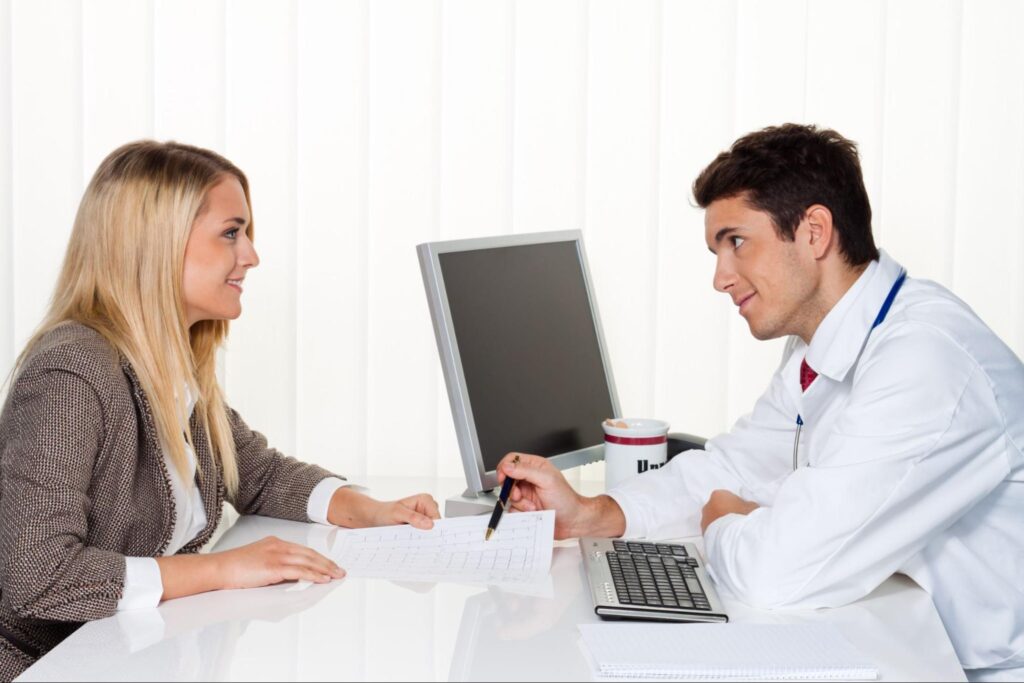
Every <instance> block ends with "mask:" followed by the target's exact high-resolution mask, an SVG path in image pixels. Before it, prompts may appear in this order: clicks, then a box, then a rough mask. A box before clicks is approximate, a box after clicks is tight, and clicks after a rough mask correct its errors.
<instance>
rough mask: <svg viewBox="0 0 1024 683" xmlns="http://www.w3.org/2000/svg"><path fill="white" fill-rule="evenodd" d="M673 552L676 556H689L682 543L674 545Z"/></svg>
mask: <svg viewBox="0 0 1024 683" xmlns="http://www.w3.org/2000/svg"><path fill="white" fill-rule="evenodd" d="M672 554H673V555H675V556H676V557H687V554H686V548H684V547H683V546H681V545H674V546H672Z"/></svg>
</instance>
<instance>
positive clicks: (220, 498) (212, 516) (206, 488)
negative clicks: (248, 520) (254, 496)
mask: <svg viewBox="0 0 1024 683" xmlns="http://www.w3.org/2000/svg"><path fill="white" fill-rule="evenodd" d="M189 428H190V429H191V431H192V445H193V446H194V447H195V453H196V463H197V464H198V465H199V467H198V468H197V475H196V478H197V480H198V481H197V484H198V486H199V494H200V496H201V497H202V499H203V510H204V511H205V512H206V526H205V527H204V528H203V530H202V531H201V532H199V535H198V536H196V537H195V538H194V539H193V540H191V541H189V542H188V543H187V544H186V545H185V547H184V548H182V549H181V552H196V551H198V550H199V549H200V548H201V547H203V545H205V543H206V542H207V541H208V540H210V537H211V536H213V532H214V531H215V530H216V529H217V525H218V524H219V523H220V517H221V512H222V508H223V506H224V481H223V479H222V477H221V476H220V468H219V467H218V466H217V462H216V461H215V460H214V458H213V453H211V452H210V443H209V440H208V438H207V435H206V430H205V429H204V428H203V425H202V422H201V421H200V420H199V418H198V417H197V416H196V413H195V411H193V412H192V417H191V418H190V420H189Z"/></svg>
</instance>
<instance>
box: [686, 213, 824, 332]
mask: <svg viewBox="0 0 1024 683" xmlns="http://www.w3.org/2000/svg"><path fill="white" fill-rule="evenodd" d="M807 230H808V228H807V222H806V220H805V221H802V222H801V223H800V225H799V226H798V228H797V231H796V240H795V241H793V242H788V241H785V240H783V239H782V238H781V237H780V236H779V234H778V233H777V232H776V230H775V225H774V223H772V219H771V217H770V216H769V215H768V214H767V213H764V212H762V211H758V210H756V209H753V208H751V207H750V205H749V204H747V202H746V200H745V199H744V198H743V197H730V198H727V199H719V200H716V201H714V202H712V203H711V204H710V205H709V206H708V208H707V212H706V213H705V215H704V238H705V240H706V241H707V244H708V248H709V249H710V250H711V253H713V254H715V256H716V257H717V259H718V264H717V266H716V268H715V280H714V285H715V289H717V290H718V291H719V292H724V293H726V294H728V295H729V296H730V297H731V298H732V300H733V303H735V304H736V305H737V306H739V313H740V315H742V316H743V317H744V318H745V319H746V321H747V325H749V327H750V333H751V334H753V335H754V336H755V337H756V338H758V339H775V338H776V337H781V336H786V335H791V334H796V335H799V336H801V337H803V338H804V339H805V341H806V340H809V338H810V336H811V335H813V333H814V330H813V328H812V327H814V326H816V325H817V322H818V321H819V320H820V317H816V315H815V314H816V307H815V306H814V299H815V294H816V292H817V289H818V277H817V270H816V268H815V267H814V258H813V255H812V254H811V253H810V251H809V249H808V248H807V246H806V244H805V243H806V232H807ZM809 327H810V328H812V329H809Z"/></svg>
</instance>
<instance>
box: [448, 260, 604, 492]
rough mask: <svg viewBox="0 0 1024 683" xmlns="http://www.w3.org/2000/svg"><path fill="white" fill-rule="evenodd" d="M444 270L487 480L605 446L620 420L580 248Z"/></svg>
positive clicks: (452, 263)
mask: <svg viewBox="0 0 1024 683" xmlns="http://www.w3.org/2000/svg"><path fill="white" fill-rule="evenodd" d="M439 260H440V265H441V273H442V277H443V278H444V287H445V291H446V292H447V296H448V307H449V310H450V312H451V321H452V324H453V326H454V327H455V338H456V342H457V344H458V349H459V355H460V356H461V357H462V371H463V374H464V377H465V383H466V388H467V391H468V393H469V400H470V407H471V411H472V419H473V422H474V423H475V426H476V433H477V437H478V438H479V441H480V450H481V452H482V454H483V461H484V467H485V469H486V471H489V472H490V471H494V469H495V468H496V467H497V464H498V462H499V461H500V460H501V458H502V457H504V456H505V454H506V453H508V452H510V451H519V452H524V453H536V454H537V455H543V456H546V457H550V456H553V455H558V454H560V453H567V452H570V451H575V450H579V449H581V448H587V447H589V446H596V445H598V444H600V443H602V442H603V440H604V433H603V431H602V430H601V421H602V420H603V419H605V418H606V417H613V416H614V414H613V408H612V400H611V393H610V390H609V387H608V378H607V377H606V375H605V370H604V363H603V362H602V358H601V348H600V345H599V343H598V337H597V327H596V325H595V322H594V316H593V313H592V311H591V308H590V299H589V297H588V296H587V287H586V283H585V281H584V277H583V268H582V266H581V263H580V257H579V253H578V251H577V248H576V243H575V242H552V243H548V244H531V245H524V246H515V247H499V248H493V249H479V250H475V251H460V252H449V253H442V254H439Z"/></svg>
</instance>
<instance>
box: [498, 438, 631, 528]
mask: <svg viewBox="0 0 1024 683" xmlns="http://www.w3.org/2000/svg"><path fill="white" fill-rule="evenodd" d="M517 455H518V456H519V462H518V463H515V462H513V460H514V459H515V457H516V456H517ZM506 477H512V478H513V479H515V480H516V483H515V485H514V486H513V487H512V492H511V494H510V495H509V500H510V501H511V502H512V509H513V510H521V511H525V512H533V511H535V510H554V511H555V538H556V539H563V538H576V537H578V536H609V537H612V536H621V535H622V534H623V532H624V531H625V530H626V517H625V515H623V513H622V509H621V508H619V505H618V503H616V502H615V501H614V500H613V499H611V498H609V497H608V496H597V497H595V498H588V497H586V496H581V495H580V494H578V493H576V491H574V490H573V488H572V486H570V485H569V482H568V481H566V479H565V476H564V475H563V474H562V473H561V471H559V470H558V469H557V468H556V467H555V466H554V465H552V464H551V463H550V462H548V461H547V459H546V458H542V457H541V456H539V455H525V454H522V453H509V454H508V455H506V456H505V457H504V458H502V460H501V462H500V463H498V483H499V484H500V483H502V482H504V481H505V478H506Z"/></svg>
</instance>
